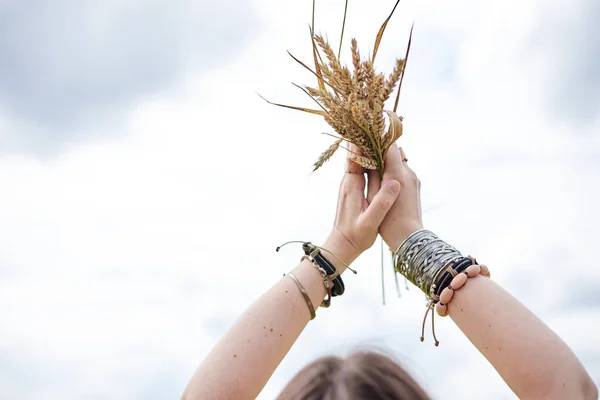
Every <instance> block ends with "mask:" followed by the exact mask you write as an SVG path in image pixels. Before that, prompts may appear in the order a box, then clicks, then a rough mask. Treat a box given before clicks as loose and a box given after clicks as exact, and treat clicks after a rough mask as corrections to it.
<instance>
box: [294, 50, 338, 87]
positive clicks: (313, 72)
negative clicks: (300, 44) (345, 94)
mask: <svg viewBox="0 0 600 400" xmlns="http://www.w3.org/2000/svg"><path fill="white" fill-rule="evenodd" d="M288 54H289V55H290V57H292V58H293V59H294V61H296V62H297V63H298V64H300V65H302V66H303V67H304V68H306V69H307V70H309V71H310V72H311V73H312V74H313V75H315V76H318V75H317V73H316V72H315V71H313V70H312V69H310V67H309V66H308V65H306V64H304V63H303V62H302V61H300V60H299V59H298V58H296V57H295V56H294V55H293V54H292V53H290V51H289V50H288ZM323 83H325V84H326V85H327V86H329V87H330V88H332V89H333V91H334V92H335V93H336V94H337V93H340V91H339V90H338V89H336V88H335V87H333V86H332V85H331V83H329V82H327V81H326V80H323Z"/></svg>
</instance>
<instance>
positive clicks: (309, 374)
mask: <svg viewBox="0 0 600 400" xmlns="http://www.w3.org/2000/svg"><path fill="white" fill-rule="evenodd" d="M305 399H306V400H308V399H310V400H358V399H370V400H430V398H429V396H428V395H427V394H426V393H425V391H424V390H423V389H422V388H421V386H419V384H418V383H417V382H416V381H415V380H414V379H413V378H412V377H411V376H410V375H409V374H408V372H406V371H405V370H404V369H403V368H402V367H401V366H400V365H399V364H398V363H397V362H396V361H394V360H393V359H392V358H391V357H389V356H387V355H385V354H383V353H379V352H374V351H361V352H357V353H353V354H352V355H350V356H349V357H347V358H341V357H335V356H329V357H323V358H320V359H318V360H316V361H315V362H313V363H311V364H309V365H308V366H306V367H305V368H303V369H302V370H301V371H300V372H298V374H297V375H296V376H295V377H294V378H293V379H292V380H291V381H290V382H289V383H288V384H287V386H286V387H285V388H284V389H283V391H282V392H281V394H280V395H279V397H278V400H305Z"/></svg>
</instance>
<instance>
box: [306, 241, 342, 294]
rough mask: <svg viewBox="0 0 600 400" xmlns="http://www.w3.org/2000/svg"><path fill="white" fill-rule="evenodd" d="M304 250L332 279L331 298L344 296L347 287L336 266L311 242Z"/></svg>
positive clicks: (307, 243)
mask: <svg viewBox="0 0 600 400" xmlns="http://www.w3.org/2000/svg"><path fill="white" fill-rule="evenodd" d="M302 250H304V254H305V255H306V256H309V257H312V259H313V260H314V262H315V263H316V264H318V265H319V267H321V268H322V269H323V271H325V273H326V274H327V277H328V278H329V279H331V281H332V285H333V287H332V288H331V296H333V297H335V296H341V295H342V294H344V291H345V290H346V287H345V285H344V281H343V280H342V277H341V276H340V273H339V272H338V270H337V269H336V268H335V266H334V265H333V264H332V263H331V262H330V261H329V260H328V259H327V258H325V256H324V255H323V253H321V250H320V249H319V248H318V247H316V246H314V245H313V244H312V243H310V242H305V243H304V244H303V245H302Z"/></svg>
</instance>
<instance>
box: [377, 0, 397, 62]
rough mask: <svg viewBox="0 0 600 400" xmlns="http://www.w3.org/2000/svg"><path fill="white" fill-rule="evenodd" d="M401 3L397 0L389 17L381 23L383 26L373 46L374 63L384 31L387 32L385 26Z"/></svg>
mask: <svg viewBox="0 0 600 400" xmlns="http://www.w3.org/2000/svg"><path fill="white" fill-rule="evenodd" d="M399 3H400V0H397V1H396V4H395V5H394V8H393V9H392V12H391V13H390V15H389V16H388V17H387V19H386V20H385V21H384V22H383V25H381V28H379V32H378V33H377V37H376V38H375V46H374V47H373V59H372V60H371V62H373V63H374V62H375V56H376V55H377V50H379V44H380V43H381V38H383V32H385V28H386V26H387V24H388V22H390V19H391V18H392V15H394V11H396V7H398V4H399Z"/></svg>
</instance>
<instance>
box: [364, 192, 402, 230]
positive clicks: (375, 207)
mask: <svg viewBox="0 0 600 400" xmlns="http://www.w3.org/2000/svg"><path fill="white" fill-rule="evenodd" d="M399 193H400V183H398V181H395V180H389V181H387V182H385V183H384V184H383V185H382V186H381V189H380V190H379V192H378V193H377V194H376V195H375V197H373V201H372V202H371V204H370V205H369V207H367V209H366V210H365V212H364V213H363V214H362V215H361V220H360V221H359V224H361V225H362V226H363V228H365V229H369V230H379V225H381V223H382V222H383V219H384V218H385V216H386V215H387V213H388V211H389V210H390V208H392V206H393V205H394V202H395V201H396V198H397V197H398V194H399Z"/></svg>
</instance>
